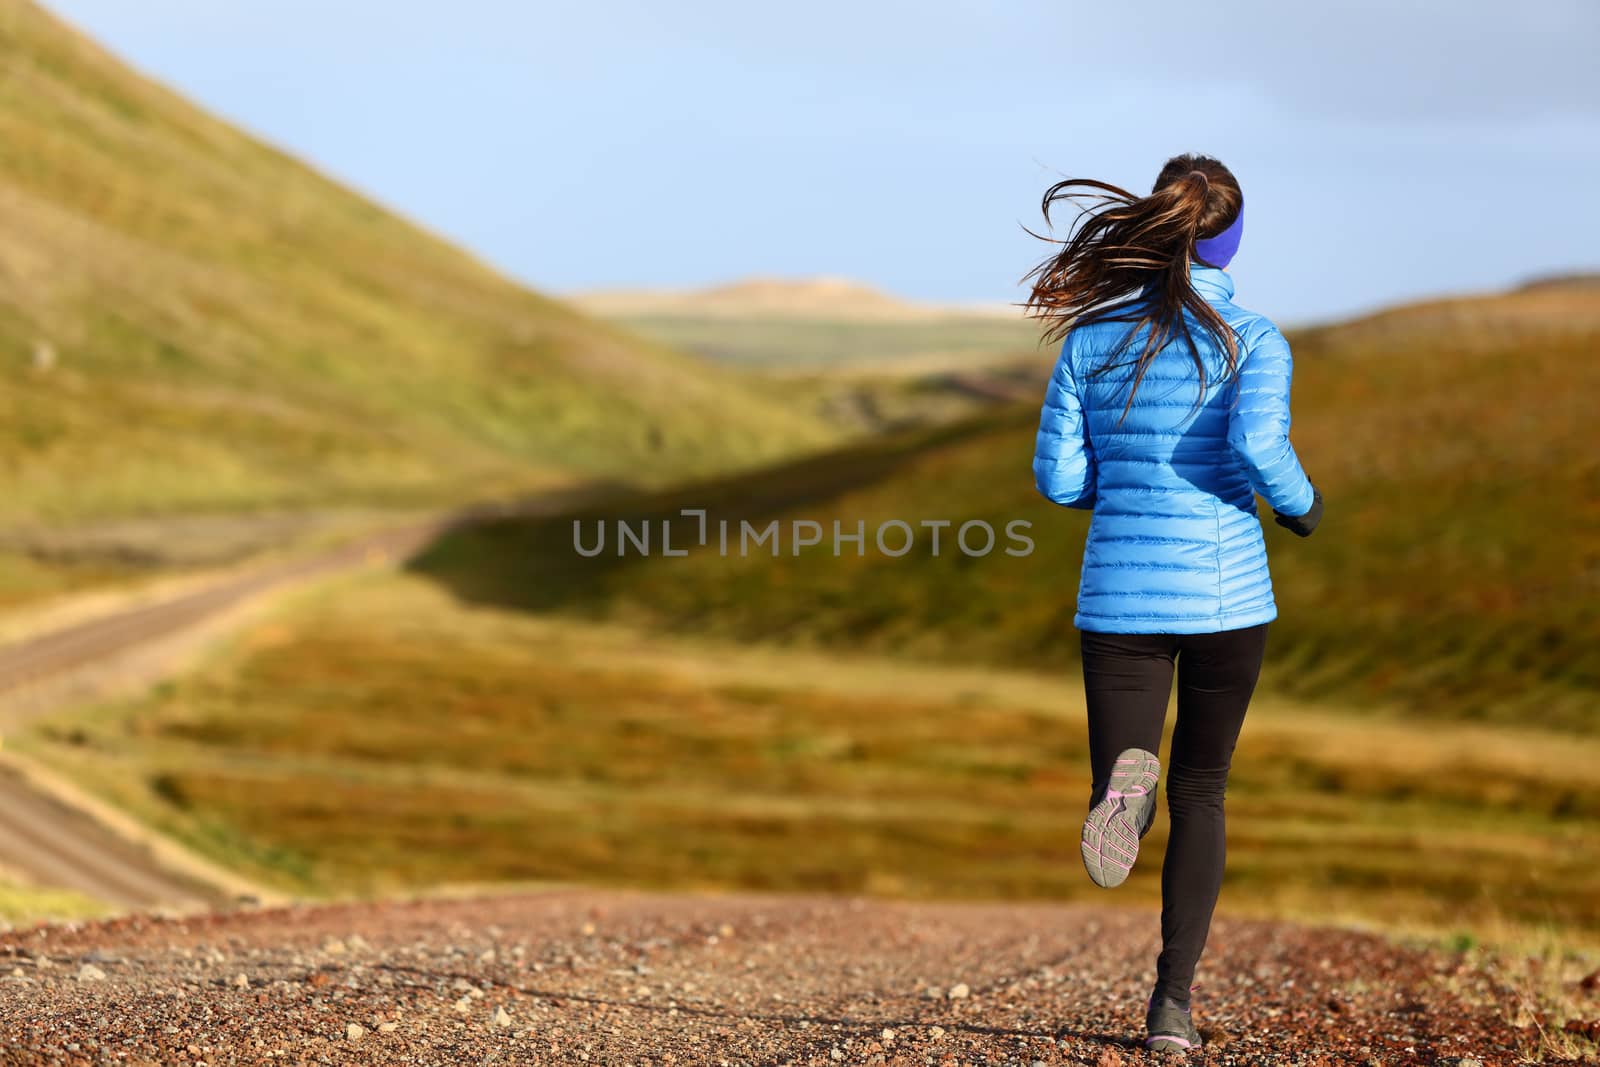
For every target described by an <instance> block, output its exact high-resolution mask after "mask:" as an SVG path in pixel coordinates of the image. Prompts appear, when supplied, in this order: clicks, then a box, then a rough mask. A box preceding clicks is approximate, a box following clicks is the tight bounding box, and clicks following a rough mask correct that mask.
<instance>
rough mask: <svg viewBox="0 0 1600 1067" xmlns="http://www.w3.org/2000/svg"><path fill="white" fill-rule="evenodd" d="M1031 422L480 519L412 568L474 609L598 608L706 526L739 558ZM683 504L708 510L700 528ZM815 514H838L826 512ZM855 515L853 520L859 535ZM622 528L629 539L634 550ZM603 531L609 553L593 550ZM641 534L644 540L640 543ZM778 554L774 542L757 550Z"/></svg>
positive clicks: (453, 532)
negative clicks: (627, 578)
mask: <svg viewBox="0 0 1600 1067" xmlns="http://www.w3.org/2000/svg"><path fill="white" fill-rule="evenodd" d="M1024 415H1026V417H1027V418H1029V419H1032V418H1036V417H1037V416H1036V415H1035V414H1034V412H1033V411H1032V410H1031V408H1030V409H1029V410H1028V411H1026V412H1024V411H1023V410H1022V409H1021V408H1015V409H1007V410H1005V411H1003V412H999V411H995V412H987V413H985V414H983V415H980V416H977V417H974V418H971V419H967V420H963V421H962V422H960V423H956V424H949V425H942V426H938V427H932V428H921V429H916V430H911V431H906V432H903V433H898V434H894V435H891V436H887V437H882V438H875V439H872V440H869V441H866V442H863V443H860V444H856V445H853V446H850V447H847V448H843V449H838V450H835V451H830V452H825V453H821V454H818V455H812V456H806V457H802V458H800V459H797V460H792V461H789V462H786V463H783V464H780V465H778V466H774V467H766V468H761V469H758V470H752V471H743V472H740V473H737V474H734V475H729V476H726V477H721V478H717V479H713V480H708V481H703V482H698V483H693V484H689V485H684V486H675V487H672V488H670V489H662V490H638V489H634V490H617V491H615V492H613V493H610V494H606V495H602V496H601V497H600V498H596V497H595V496H593V495H591V496H590V497H588V498H587V499H581V500H576V501H574V502H573V504H572V506H571V507H564V508H557V509H554V510H551V509H549V508H542V507H535V508H530V509H528V510H527V513H512V514H485V515H482V516H475V517H473V518H472V519H471V520H470V521H466V522H462V523H459V524H457V525H456V526H454V527H452V528H451V529H448V530H445V531H444V532H442V533H441V535H440V536H439V537H438V538H437V539H436V540H435V541H434V542H433V543H432V544H430V545H429V546H428V547H427V548H426V549H425V550H424V551H422V552H420V553H419V554H417V556H415V557H414V558H413V559H412V560H411V561H410V562H409V563H408V564H407V566H406V569H407V571H408V572H410V573H412V574H417V575H421V576H423V577H427V578H429V579H432V580H434V581H436V582H438V583H440V584H441V585H443V586H444V587H446V588H447V589H449V590H450V592H451V593H452V594H453V595H455V596H456V597H458V598H459V599H461V600H463V601H467V602H471V603H476V604H486V605H492V606H495V607H502V608H513V609H517V610H523V611H533V612H546V611H559V610H573V609H581V608H583V607H584V606H586V605H589V604H592V603H594V601H595V598H596V590H597V589H600V588H603V587H605V586H614V585H615V584H616V581H617V576H618V574H619V573H623V572H626V571H628V570H629V569H631V568H635V567H639V566H641V565H654V564H655V563H656V561H657V560H660V559H663V558H664V557H665V555H666V552H665V549H666V548H667V547H670V548H671V550H672V553H673V554H674V555H676V554H677V553H679V552H680V551H682V550H683V549H685V548H694V547H695V546H697V545H698V544H700V543H701V542H700V537H701V533H702V530H703V529H704V530H705V531H706V532H707V533H708V534H709V537H708V540H707V542H706V543H705V548H703V549H699V551H711V552H716V551H718V550H719V545H718V535H717V532H716V531H717V529H718V523H719V520H725V521H726V522H727V524H728V529H729V541H728V544H729V547H730V550H731V551H730V554H732V553H735V552H737V545H738V538H739V536H740V529H741V524H742V523H744V524H749V526H750V527H751V528H752V529H755V530H759V529H760V528H763V527H765V526H767V525H768V524H770V523H771V522H772V521H773V520H774V519H776V518H778V517H779V516H782V515H790V514H792V513H793V512H794V511H795V510H796V509H798V508H804V507H817V506H819V505H822V504H824V503H825V502H827V501H830V500H834V499H836V498H838V497H840V496H841V495H843V494H845V493H848V492H851V491H853V490H857V489H861V488H864V487H867V486H871V485H875V484H877V483H880V482H883V481H885V480H887V479H889V478H892V477H893V476H894V475H895V474H896V473H897V472H899V471H900V470H902V469H903V468H904V467H906V466H907V465H908V464H910V463H912V462H913V461H915V460H917V459H918V458H920V457H922V456H924V455H925V454H926V453H927V452H928V451H929V450H930V449H934V448H937V447H939V446H941V445H945V444H951V443H955V442H957V441H960V440H963V439H965V438H967V437H970V436H973V435H976V434H980V433H984V432H987V431H990V430H993V429H996V428H999V427H1003V426H1009V425H1012V424H1013V423H1015V422H1016V421H1017V420H1018V419H1020V418H1022V417H1023V416H1024ZM684 509H700V510H703V511H704V512H705V513H706V516H705V519H704V521H703V523H702V519H701V518H700V517H699V516H698V515H685V514H684V513H683V512H684ZM807 517H808V518H814V519H816V520H818V521H822V522H827V521H829V520H830V519H831V518H832V516H831V515H829V514H827V513H826V509H823V510H821V511H818V512H817V513H815V514H813V515H809V516H807ZM854 518H855V517H851V519H850V521H849V522H848V523H846V525H847V526H849V527H851V528H852V529H853V527H854ZM842 519H843V517H842V516H841V520H842ZM623 526H626V527H627V528H628V531H629V536H630V538H631V539H630V540H628V541H627V542H625V543H624V542H623V540H622V534H621V533H620V532H619V531H620V528H621V527H623ZM664 528H665V530H666V531H667V532H666V535H665V538H664V537H663V529H664ZM601 530H603V531H604V533H603V537H604V543H603V548H602V549H601V550H600V551H598V553H593V550H594V549H595V547H596V544H597V537H598V536H601V535H600V531H601ZM645 531H648V532H647V533H645ZM789 536H790V532H789V530H788V529H784V530H783V531H781V537H782V541H781V550H782V551H783V552H785V553H787V552H788V551H789V550H790V544H791V542H790V540H789ZM824 536H831V530H828V531H825V533H824ZM868 536H869V537H870V536H871V534H870V533H869V534H868ZM641 538H647V540H646V541H643V542H642V543H641ZM580 544H581V545H582V546H583V548H584V549H585V552H580V551H579V547H578V546H579V545H580ZM770 551H771V548H770V542H769V543H768V544H766V545H762V546H758V547H755V548H754V549H753V552H770ZM587 553H593V554H587Z"/></svg>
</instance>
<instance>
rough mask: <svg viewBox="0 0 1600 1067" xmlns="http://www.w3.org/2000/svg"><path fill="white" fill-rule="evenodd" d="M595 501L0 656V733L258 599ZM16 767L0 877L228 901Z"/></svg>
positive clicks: (217, 887)
mask: <svg viewBox="0 0 1600 1067" xmlns="http://www.w3.org/2000/svg"><path fill="white" fill-rule="evenodd" d="M601 491H602V490H600V489H596V488H591V487H578V488H566V489H560V490H554V491H551V492H549V493H545V494H541V495H539V496H537V497H530V498H528V499H525V500H522V501H517V502H514V503H509V504H504V505H484V506H479V507H474V508H469V509H466V510H463V511H461V512H458V513H455V514H452V515H448V516H441V517H436V518H432V519H427V520H422V521H417V522H411V523H407V524H404V525H400V526H396V527H393V528H391V529H387V530H382V531H379V532H376V533H369V534H366V535H363V536H360V537H357V538H353V539H352V540H350V541H348V542H346V543H344V544H341V545H339V546H337V547H334V548H331V549H327V550H324V551H321V552H317V553H312V554H308V555H305V556H302V557H298V558H294V559H289V560H280V561H276V562H273V563H269V564H264V565H262V566H260V567H257V568H253V569H251V570H248V571H246V572H245V573H243V574H236V575H233V576H231V577H228V578H226V579H222V580H219V581H217V582H215V583H214V584H210V585H207V586H204V587H202V588H199V589H194V590H190V591H188V592H185V593H182V594H179V595H175V596H172V597H169V598H166V599H163V600H160V601H157V602H155V603H150V604H140V605H138V606H135V607H130V608H124V609H120V610H116V611H113V612H110V613H108V614H106V615H103V616H100V617H96V618H91V619H87V620H83V621H78V622H75V623H72V624H70V625H66V626H62V627H60V628H58V629H54V630H51V631H48V632H45V633H41V634H37V635H34V636H31V637H28V638H26V639H24V640H20V641H16V642H13V643H11V644H8V645H4V646H0V699H3V701H4V703H3V705H0V726H3V727H6V728H11V727H14V726H16V725H17V724H19V723H21V722H23V721H26V720H28V719H32V718H36V717H39V716H41V715H47V714H48V713H49V712H50V711H51V710H52V708H54V707H57V706H59V705H60V704H61V703H62V702H66V701H70V700H73V699H81V698H82V697H84V696H85V695H87V694H89V693H92V692H94V691H95V686H96V685H97V684H98V679H100V677H101V676H103V675H105V674H106V673H107V672H108V670H110V671H112V672H114V670H115V667H116V665H117V664H118V663H120V662H124V661H130V662H131V661H132V660H134V659H136V658H137V657H139V656H140V655H142V654H144V653H146V652H148V651H149V650H150V649H153V648H159V647H162V646H163V644H164V643H170V642H172V641H174V640H181V639H183V637H184V635H186V634H194V633H197V632H201V631H202V630H203V629H204V628H205V627H213V628H214V627H215V626H216V625H218V624H219V622H220V623H224V624H225V623H227V621H228V620H229V619H231V618H232V617H234V615H235V613H237V612H238V610H239V609H240V608H242V607H244V606H248V605H250V604H252V603H253V602H256V601H259V600H260V599H261V598H263V597H264V596H266V595H267V594H270V593H274V592H277V591H281V590H283V589H286V588H290V587H294V586H299V585H304V584H306V583H309V582H314V581H316V580H319V579H322V578H326V577H329V576H332V575H335V574H340V573H344V572H347V571H350V570H353V569H356V568H358V567H363V566H372V565H374V564H381V563H395V562H402V561H404V560H406V559H407V558H409V557H410V556H411V555H413V554H414V553H415V552H417V551H418V550H419V549H421V548H422V547H423V546H425V545H427V544H428V543H430V542H431V541H432V540H434V539H435V538H437V537H438V536H439V535H440V534H442V533H443V532H445V531H446V530H449V529H451V528H454V527H457V526H461V525H464V524H468V523H472V522H476V521H480V520H482V519H484V518H489V517H495V516H503V515H508V514H535V513H548V512H550V511H552V510H555V509H559V508H561V507H566V506H570V505H572V504H573V503H575V502H578V501H583V500H589V499H593V498H594V497H595V496H596V495H597V494H598V493H599V492H601ZM153 664H154V667H153V671H154V673H160V672H161V670H162V669H163V667H164V666H165V664H164V663H163V662H162V661H159V660H158V661H153ZM134 673H136V674H137V675H138V676H139V677H141V678H144V677H145V676H146V675H149V674H151V673H152V664H150V663H145V664H141V666H140V669H139V670H137V671H135V672H134ZM80 683H81V684H80ZM27 769H28V768H27V765H26V764H24V763H21V762H20V761H17V760H16V759H14V758H8V759H7V760H5V761H4V762H3V763H0V869H5V870H7V871H11V872H16V873H19V874H21V875H23V876H24V877H26V878H27V879H28V880H30V881H32V882H35V883H37V884H40V885H50V886H62V887H66V888H70V889H76V890H78V891H79V892H81V893H84V894H87V895H88V896H91V897H94V898H97V899H99V900H103V901H106V902H107V903H109V904H112V905H115V906H119V907H128V908H149V907H153V906H158V905H159V906H176V907H191V906H195V905H198V904H205V903H215V902H218V901H220V900H224V899H227V898H229V897H231V896H234V895H236V894H237V893H238V892H239V890H240V883H237V882H236V881H234V880H230V879H229V878H228V876H227V875H226V873H225V872H209V871H208V869H207V866H206V865H205V864H204V863H200V862H195V861H192V860H191V859H190V858H189V857H186V856H183V855H182V854H181V853H180V852H179V851H178V850H177V849H176V848H175V846H172V845H171V843H170V842H160V841H154V840H153V839H152V838H151V836H150V835H149V834H147V833H142V832H141V831H140V829H139V828H138V827H135V826H133V825H132V824H131V823H128V822H127V820H125V819H119V818H118V817H117V813H115V812H107V811H103V810H100V808H99V806H98V805H97V804H95V803H94V801H93V800H92V798H89V797H86V796H82V795H81V794H75V791H73V790H71V789H70V788H66V787H65V784H64V783H63V784H62V785H61V786H59V787H57V788H54V789H42V788H41V787H40V781H39V778H40V775H39V774H37V773H34V774H23V773H19V770H27ZM174 861H176V862H174Z"/></svg>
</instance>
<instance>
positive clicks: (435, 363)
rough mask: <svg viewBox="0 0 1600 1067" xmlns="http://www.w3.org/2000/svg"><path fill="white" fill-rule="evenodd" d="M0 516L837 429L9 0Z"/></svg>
mask: <svg viewBox="0 0 1600 1067" xmlns="http://www.w3.org/2000/svg"><path fill="white" fill-rule="evenodd" d="M0 145H3V146H4V147H3V150H0V234H3V237H0V375H3V386H0V478H3V479H4V482H5V487H6V491H5V493H4V494H0V527H3V526H6V525H8V524H14V523H16V522H19V521H31V522H37V521H72V520H80V519H85V518H100V517H105V516H112V515H129V514H151V513H171V512H180V511H194V510H231V509H240V508H256V507H264V506H273V507H284V506H290V507H293V506H300V505H304V504H309V503H316V502H322V501H326V500H330V499H334V498H338V499H340V500H342V501H350V500H359V501H367V502H384V501H391V500H405V501H419V500H420V501H431V500H437V499H446V498H449V499H459V498H461V497H465V496H472V495H478V494H481V493H484V492H488V491H495V490H500V489H506V488H511V487H521V486H526V485H528V484H531V483H534V482H539V481H556V480H565V479H571V478H596V477H599V478H605V477H613V478H623V479H627V480H631V481H640V482H649V481H651V480H657V479H662V478H666V477H677V476H681V475H684V474H688V473H699V474H705V473H708V472H711V471H713V470H718V469H726V468H728V467H730V466H733V465H749V464H754V463H758V462H762V461H766V460H770V459H772V458H774V457H776V456H778V455H780V454H783V453H785V452H789V451H792V450H793V449H795V448H797V447H804V446H810V445H815V444H818V443H820V442H822V441H824V440H825V439H826V436H827V433H828V431H826V430H824V429H823V428H821V426H820V425H819V423H817V422H816V420H815V419H814V418H813V417H812V416H811V415H810V414H808V413H805V412H802V411H798V410H792V408H791V406H790V405H789V404H787V403H785V402H784V400H783V398H782V397H781V395H780V394H779V393H778V392H777V391H776V388H777V387H775V386H772V385H770V384H762V383H759V382H753V381H750V380H747V379H745V378H742V377H740V376H739V375H737V374H735V373H733V372H730V371H728V370H726V369H720V368H716V367H712V366H709V365H707V364H705V363H703V362H701V361H699V360H697V359H694V358H691V357H689V356H686V355H683V354H679V353H675V352H673V351H670V350H668V349H666V348H664V347H662V346H660V345H657V344H652V343H650V342H646V341H643V340H641V339H639V338H636V337H634V336H633V335H631V334H628V333H626V332H623V331H622V330H620V329H618V328H614V327H611V326H607V325H605V324H602V323H599V322H597V321H594V320H591V319H588V318H586V317H584V316H582V315H580V314H578V313H577V312H575V311H573V310H570V309H568V308H566V307H564V306H563V305H561V304H559V303H556V302H554V301H551V300H548V299H546V298H544V297H541V296H539V295H537V294H535V293H532V292H529V291H528V290H526V289H524V288H522V287H520V286H518V285H516V284H514V283H512V282H511V281H508V280H507V279H505V278H503V277H501V276H499V275H497V274H496V273H494V272H493V271H492V270H490V269H488V268H487V267H485V266H484V265H483V264H481V263H479V262H477V261H475V260H473V259H472V258H471V257H470V256H468V255H466V254H464V253H463V252H461V251H460V250H458V249H456V248H453V247H451V246H450V245H449V244H447V243H445V242H443V241H441V240H439V239H437V238H435V237H433V236H430V235H429V234H427V233H425V232H423V231H422V230H420V229H418V228H417V227H416V226H414V225H412V224H410V223H408V222H406V221H404V220H402V219H399V218H397V217H395V216H394V215H392V214H390V213H388V212H386V211H384V210H383V209H382V208H380V207H378V206H376V205H375V204H373V203H372V202H370V201H369V200H366V199H364V198H362V197H361V196H359V195H357V194H355V193H353V192H351V191H350V190H348V189H345V188H342V187H341V186H339V185H338V184H336V183H334V182H332V181H329V180H328V179H327V178H325V177H323V176H321V175H319V174H317V173H315V172H314V171H313V170H311V169H310V168H308V167H306V166H305V165H303V164H301V163H299V162H297V161H296V160H294V159H292V158H290V157H289V156H287V155H285V154H283V153H282V152H279V151H277V150H275V149H273V148H271V147H269V146H267V145H265V144H262V143H261V142H259V141H257V140H255V139H253V138H251V137H249V136H247V135H246V134H244V133H241V132H240V131H238V130H236V129H234V128H232V127H230V126H229V125H227V124H226V123H223V122H221V121H218V120H217V119H215V118H212V117H210V116H208V115H206V114H205V113H203V112H202V111H200V110H198V109H196V108H195V107H193V106H191V105H190V104H188V103H186V102H185V101H184V100H183V99H181V98H179V97H178V96H176V95H175V94H173V93H171V92H169V91H167V90H166V89H164V88H162V87H160V86H158V85H156V84H153V83H152V82H150V81H148V80H146V79H144V78H142V77H140V76H138V75H137V74H135V73H133V72H131V71H130V70H129V69H128V68H127V67H125V66H124V65H123V64H122V63H120V62H119V61H118V60H117V59H115V58H114V57H112V56H110V55H108V54H107V53H106V52H104V51H102V50H101V49H100V48H98V47H96V46H95V45H94V44H93V43H91V42H90V41H88V40H86V39H85V38H84V37H82V36H81V35H80V34H78V33H76V32H75V31H73V30H71V29H70V28H68V27H66V26H64V25H63V24H61V23H60V22H58V21H57V20H55V19H54V18H53V17H51V16H50V15H48V14H47V13H45V12H44V11H42V10H41V9H40V8H39V7H37V6H35V5H34V4H32V3H30V2H28V0H0Z"/></svg>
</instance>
